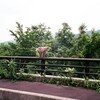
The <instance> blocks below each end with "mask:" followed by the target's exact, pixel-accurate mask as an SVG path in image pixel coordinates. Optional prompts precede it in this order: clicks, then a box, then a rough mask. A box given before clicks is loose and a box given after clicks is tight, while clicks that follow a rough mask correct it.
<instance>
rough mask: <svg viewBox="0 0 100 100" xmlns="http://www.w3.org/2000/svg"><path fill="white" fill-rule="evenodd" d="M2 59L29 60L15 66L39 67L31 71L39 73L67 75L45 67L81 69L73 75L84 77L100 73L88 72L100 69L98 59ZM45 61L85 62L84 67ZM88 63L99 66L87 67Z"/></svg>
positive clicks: (21, 57)
mask: <svg viewBox="0 0 100 100" xmlns="http://www.w3.org/2000/svg"><path fill="white" fill-rule="evenodd" d="M2 59H8V60H10V59H23V61H24V60H28V61H29V60H31V61H32V62H16V64H17V65H23V66H26V65H33V66H40V67H41V69H33V70H40V71H41V72H63V73H67V72H65V71H62V70H61V71H59V70H58V71H57V70H49V69H48V70H47V69H46V68H45V67H47V68H49V67H55V68H57V67H61V68H67V67H69V68H75V69H76V68H77V69H78V68H81V69H84V71H83V72H77V71H76V72H74V73H73V74H81V75H82V74H83V75H86V76H89V75H97V76H100V73H94V72H90V69H93V70H99V69H100V59H99V58H98V59H97V58H62V57H59V58H57V57H42V58H41V57H33V56H0V60H2ZM35 60H37V61H38V60H39V61H40V62H39V63H38V64H36V63H33V62H34V61H35ZM46 61H47V62H48V61H62V62H63V61H64V62H68V61H70V62H85V63H84V64H85V65H81V66H80V65H67V64H55V63H53V64H51V63H46ZM90 62H92V63H94V62H96V64H99V66H91V65H89V64H90ZM1 63H4V62H1Z"/></svg>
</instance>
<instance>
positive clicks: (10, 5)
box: [0, 0, 100, 42]
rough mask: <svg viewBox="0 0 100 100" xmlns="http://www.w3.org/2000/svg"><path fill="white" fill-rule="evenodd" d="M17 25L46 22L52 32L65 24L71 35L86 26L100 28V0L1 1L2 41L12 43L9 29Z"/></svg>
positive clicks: (0, 26)
mask: <svg viewBox="0 0 100 100" xmlns="http://www.w3.org/2000/svg"><path fill="white" fill-rule="evenodd" d="M16 22H19V23H20V24H23V25H24V26H25V27H30V26H31V25H37V24H40V23H45V25H46V26H48V27H51V31H52V32H56V31H57V30H58V29H59V28H61V23H63V22H66V23H68V24H69V26H70V27H71V28H72V32H74V33H78V27H79V26H80V25H81V24H82V23H85V24H86V26H87V29H89V30H91V29H92V28H95V29H100V0H0V42H3V41H9V40H12V39H13V37H12V36H11V35H10V32H9V29H11V30H15V29H16V28H15V26H16Z"/></svg>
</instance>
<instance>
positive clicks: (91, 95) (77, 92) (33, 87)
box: [0, 80, 100, 100]
mask: <svg viewBox="0 0 100 100" xmlns="http://www.w3.org/2000/svg"><path fill="white" fill-rule="evenodd" d="M0 88H7V89H14V90H21V91H28V92H34V93H42V94H48V95H54V96H60V97H66V98H73V99H78V100H100V93H98V92H96V91H94V90H88V89H84V88H77V87H70V86H57V85H52V84H46V83H41V82H28V81H16V82H13V81H10V80H0Z"/></svg>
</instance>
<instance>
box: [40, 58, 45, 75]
mask: <svg viewBox="0 0 100 100" xmlns="http://www.w3.org/2000/svg"><path fill="white" fill-rule="evenodd" d="M44 72H45V59H41V75H43V74H44Z"/></svg>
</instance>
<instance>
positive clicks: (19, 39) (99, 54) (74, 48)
mask: <svg viewBox="0 0 100 100" xmlns="http://www.w3.org/2000/svg"><path fill="white" fill-rule="evenodd" d="M86 28H87V27H86V25H85V24H82V25H80V26H79V34H78V35H75V34H73V33H72V32H71V27H70V26H69V25H68V24H67V23H62V28H60V29H59V30H58V31H57V32H56V33H55V37H53V35H52V33H51V31H50V28H49V27H47V26H46V25H44V24H39V25H32V26H31V27H26V28H24V26H23V25H21V24H20V23H18V22H16V30H15V31H12V30H10V33H11V35H12V36H14V42H8V43H0V55H15V56H16V55H19V56H36V52H35V49H36V48H37V47H41V46H49V47H50V50H49V52H48V55H47V56H48V57H77V58H78V57H84V58H100V32H97V31H95V30H93V31H91V34H88V32H87V31H86Z"/></svg>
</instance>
